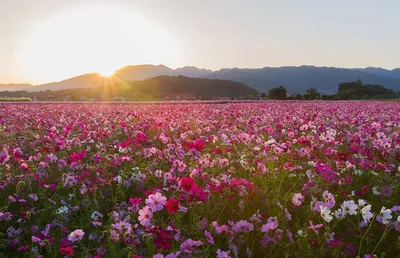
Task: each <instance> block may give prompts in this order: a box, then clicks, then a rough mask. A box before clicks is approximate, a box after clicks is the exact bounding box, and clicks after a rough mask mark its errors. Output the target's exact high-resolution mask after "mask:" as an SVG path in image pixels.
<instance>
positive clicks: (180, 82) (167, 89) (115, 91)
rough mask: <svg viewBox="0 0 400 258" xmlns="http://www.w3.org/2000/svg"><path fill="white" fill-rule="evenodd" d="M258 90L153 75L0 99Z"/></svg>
mask: <svg viewBox="0 0 400 258" xmlns="http://www.w3.org/2000/svg"><path fill="white" fill-rule="evenodd" d="M256 92H257V91H256V90H254V89H252V88H249V87H248V86H246V85H244V84H242V83H240V82H233V81H228V80H215V79H214V80H212V79H202V78H188V77H184V76H156V77H153V78H150V79H146V80H140V81H132V82H120V83H117V84H114V85H105V86H99V87H90V88H77V89H63V90H57V91H51V92H47V91H41V92H27V91H18V92H13V93H12V94H10V93H5V92H0V97H2V96H7V97H22V96H23V97H30V98H32V99H34V98H37V99H39V100H82V99H96V100H114V99H115V98H119V97H123V98H129V99H131V100H165V99H198V98H206V99H211V98H230V97H234V98H244V97H245V96H251V95H252V94H254V93H256Z"/></svg>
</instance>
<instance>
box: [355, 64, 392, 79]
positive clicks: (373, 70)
mask: <svg viewBox="0 0 400 258" xmlns="http://www.w3.org/2000/svg"><path fill="white" fill-rule="evenodd" d="M356 70H359V71H364V72H367V73H371V74H375V75H377V76H385V77H389V78H396V79H400V68H395V69H392V70H388V69H384V68H380V67H367V68H356Z"/></svg>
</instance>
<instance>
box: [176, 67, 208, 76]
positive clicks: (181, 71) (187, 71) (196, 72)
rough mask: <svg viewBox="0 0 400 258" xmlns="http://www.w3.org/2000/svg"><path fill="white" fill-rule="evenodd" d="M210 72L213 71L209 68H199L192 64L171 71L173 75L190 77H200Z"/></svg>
mask: <svg viewBox="0 0 400 258" xmlns="http://www.w3.org/2000/svg"><path fill="white" fill-rule="evenodd" d="M212 73H213V71H211V70H207V69H200V68H197V67H194V66H185V67H181V68H177V69H175V70H174V71H173V72H172V74H173V75H182V76H186V77H191V78H201V77H205V76H207V75H210V74H212Z"/></svg>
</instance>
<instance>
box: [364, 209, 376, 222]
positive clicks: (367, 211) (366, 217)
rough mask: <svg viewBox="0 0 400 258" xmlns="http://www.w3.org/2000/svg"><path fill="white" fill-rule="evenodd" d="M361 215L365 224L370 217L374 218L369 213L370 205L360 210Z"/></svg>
mask: <svg viewBox="0 0 400 258" xmlns="http://www.w3.org/2000/svg"><path fill="white" fill-rule="evenodd" d="M361 215H362V217H363V219H364V221H365V222H366V223H367V222H369V221H370V219H372V217H373V216H374V215H373V214H372V212H371V205H367V206H365V207H364V208H362V209H361Z"/></svg>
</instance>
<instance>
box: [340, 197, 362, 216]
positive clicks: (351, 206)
mask: <svg viewBox="0 0 400 258" xmlns="http://www.w3.org/2000/svg"><path fill="white" fill-rule="evenodd" d="M341 207H342V209H343V211H344V212H345V213H346V214H349V215H356V214H357V208H358V205H357V204H355V203H354V201H353V200H351V201H344V202H343V203H342V205H341Z"/></svg>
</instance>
